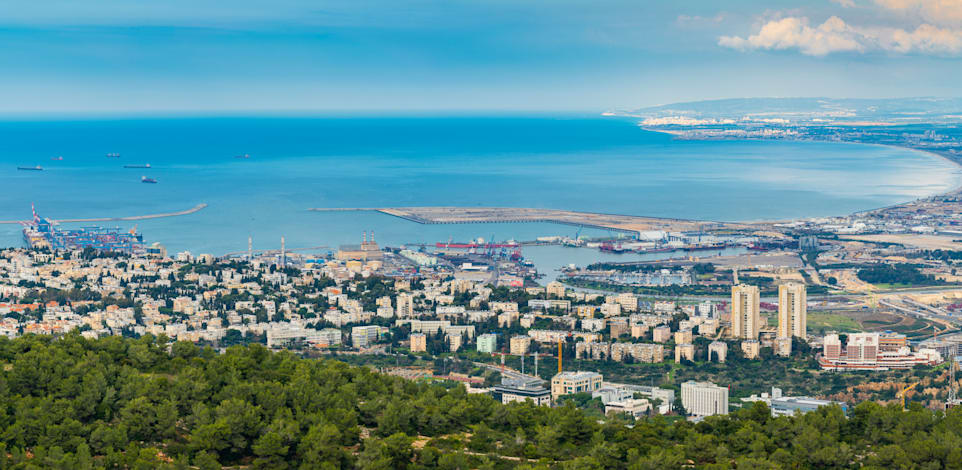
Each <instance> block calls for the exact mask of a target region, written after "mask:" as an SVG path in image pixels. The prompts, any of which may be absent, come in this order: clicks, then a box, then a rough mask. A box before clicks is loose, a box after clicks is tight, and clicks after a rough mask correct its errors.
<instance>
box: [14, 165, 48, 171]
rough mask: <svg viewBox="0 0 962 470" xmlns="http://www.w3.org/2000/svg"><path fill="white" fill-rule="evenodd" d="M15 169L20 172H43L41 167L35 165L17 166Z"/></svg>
mask: <svg viewBox="0 0 962 470" xmlns="http://www.w3.org/2000/svg"><path fill="white" fill-rule="evenodd" d="M17 169H18V170H22V171H43V167H42V166H40V165H37V166H18V167H17Z"/></svg>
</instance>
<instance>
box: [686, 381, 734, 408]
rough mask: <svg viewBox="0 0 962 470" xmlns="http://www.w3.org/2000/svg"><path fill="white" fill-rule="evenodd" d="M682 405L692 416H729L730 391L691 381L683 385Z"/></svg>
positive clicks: (706, 383) (711, 384)
mask: <svg viewBox="0 0 962 470" xmlns="http://www.w3.org/2000/svg"><path fill="white" fill-rule="evenodd" d="M681 404H682V406H684V407H685V411H686V412H688V414H690V415H692V416H713V415H727V414H728V389H727V388H725V387H719V386H717V385H715V384H713V383H710V382H695V381H692V380H689V381H688V382H685V383H683V384H681Z"/></svg>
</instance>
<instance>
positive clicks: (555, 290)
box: [545, 281, 565, 299]
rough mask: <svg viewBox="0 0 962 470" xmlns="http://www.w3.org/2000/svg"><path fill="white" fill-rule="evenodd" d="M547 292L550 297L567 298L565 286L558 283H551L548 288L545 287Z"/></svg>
mask: <svg viewBox="0 0 962 470" xmlns="http://www.w3.org/2000/svg"><path fill="white" fill-rule="evenodd" d="M545 292H546V293H547V294H548V297H552V296H554V297H557V298H559V299H562V298H564V296H565V285H564V284H562V283H560V282H558V281H552V282H549V283H548V286H547V287H545Z"/></svg>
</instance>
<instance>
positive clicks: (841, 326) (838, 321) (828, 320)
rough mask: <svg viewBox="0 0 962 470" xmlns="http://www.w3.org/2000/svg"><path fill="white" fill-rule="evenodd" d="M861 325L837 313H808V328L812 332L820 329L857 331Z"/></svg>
mask: <svg viewBox="0 0 962 470" xmlns="http://www.w3.org/2000/svg"><path fill="white" fill-rule="evenodd" d="M861 328H862V325H860V324H859V323H858V322H857V321H855V320H853V319H852V318H851V317H848V316H845V315H840V314H837V313H818V312H809V313H808V330H809V331H812V332H816V333H818V332H821V331H840V332H848V331H859V330H861Z"/></svg>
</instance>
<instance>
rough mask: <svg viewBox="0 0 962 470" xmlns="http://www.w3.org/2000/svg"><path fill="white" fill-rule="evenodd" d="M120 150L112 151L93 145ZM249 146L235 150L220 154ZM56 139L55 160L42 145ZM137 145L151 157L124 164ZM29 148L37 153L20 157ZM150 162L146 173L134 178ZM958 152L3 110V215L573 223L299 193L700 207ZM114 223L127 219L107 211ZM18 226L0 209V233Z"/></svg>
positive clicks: (795, 201)
mask: <svg viewBox="0 0 962 470" xmlns="http://www.w3.org/2000/svg"><path fill="white" fill-rule="evenodd" d="M108 152H118V153H120V154H121V155H122V157H121V158H120V159H111V158H105V156H104V155H105V154H106V153H108ZM238 154H249V155H250V158H249V159H236V158H234V156H235V155H238ZM56 156H63V160H61V161H55V160H52V159H51V157H56ZM143 163H149V164H150V165H151V168H150V169H148V170H144V169H125V168H122V165H124V164H143ZM20 165H28V166H32V165H42V166H43V167H44V171H42V172H29V171H17V170H16V167H17V166H20ZM141 176H149V177H151V178H154V179H156V180H157V181H158V184H143V183H141V182H140V178H141ZM959 181H960V175H959V171H958V170H957V168H956V167H955V166H954V165H952V164H950V163H948V162H946V161H944V160H942V159H940V158H937V157H935V156H932V155H928V154H924V153H920V152H914V151H910V150H904V149H896V148H888V147H879V146H866V145H852V144H833V143H792V142H765V141H746V142H689V141H678V140H675V139H673V138H672V137H671V136H668V135H664V134H659V133H652V132H647V131H644V130H642V129H640V128H638V126H637V125H636V123H635V122H633V121H631V120H625V119H614V118H600V117H593V116H525V117H519V116H490V117H467V116H456V117H316V118H313V117H312V118H308V117H290V118H283V117H260V118H251V117H223V118H164V119H117V120H106V119H104V120H38V121H26V122H21V121H2V122H0V183H2V186H0V187H2V192H0V219H4V220H10V219H27V218H29V216H30V204H31V203H35V204H36V207H37V209H38V211H39V212H40V213H41V214H42V215H44V216H47V217H51V218H54V219H63V218H81V217H102V216H127V215H141V214H151V213H159V212H169V211H177V210H183V209H187V208H190V207H192V206H194V205H196V204H199V203H207V204H209V207H208V208H207V209H204V210H202V211H200V212H198V213H195V214H191V215H187V216H181V217H173V218H167V219H155V220H146V221H141V222H139V230H140V231H142V232H143V233H144V235H145V238H146V240H147V241H149V242H153V241H159V242H161V243H163V244H164V245H166V246H167V247H168V249H170V250H172V251H173V250H177V251H179V250H184V249H189V250H191V251H193V252H194V253H198V252H209V253H214V254H223V253H226V252H231V251H242V250H245V249H246V246H247V237H248V235H252V236H253V237H254V245H255V248H276V247H278V246H279V241H280V237H281V236H285V237H286V239H287V246H288V247H290V248H294V247H305V246H317V245H328V246H330V247H332V248H335V247H336V246H337V245H338V244H342V243H352V242H356V241H357V240H359V238H360V233H361V231H362V230H369V231H370V230H373V231H375V232H376V234H377V239H378V241H379V242H381V243H382V244H390V245H395V246H396V245H399V244H402V243H406V242H419V241H420V242H435V241H440V240H447V239H449V238H454V239H455V240H463V239H467V238H473V237H478V236H483V237H485V238H490V237H491V236H492V235H493V236H494V237H495V238H497V239H507V238H515V239H528V238H533V237H535V236H542V235H559V234H564V235H573V234H574V231H575V229H574V228H572V227H567V226H558V225H550V224H484V225H457V226H445V225H442V226H421V225H417V224H414V223H411V222H407V221H404V220H401V219H396V218H393V217H390V216H385V215H381V214H377V213H367V212H349V213H316V212H308V211H307V210H306V209H308V208H310V207H391V206H419V205H432V206H433V205H452V206H514V207H544V208H559V209H573V210H584V211H598V212H611V213H624V214H637V215H648V216H662V217H681V218H693V219H711V220H760V219H786V218H798V217H811V216H824V215H839V214H846V213H849V212H852V211H856V210H861V209H868V208H874V207H879V206H884V205H888V204H892V203H896V202H900V201H904V200H909V199H913V198H916V197H920V196H925V195H930V194H934V193H938V192H941V191H946V190H949V189H951V188H953V187H955V186H957V185H958V184H959ZM120 225H121V226H122V227H124V228H129V227H131V226H132V225H133V223H121V224H120ZM20 244H21V238H20V229H19V227H18V226H16V225H0V245H2V246H19V245H20Z"/></svg>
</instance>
